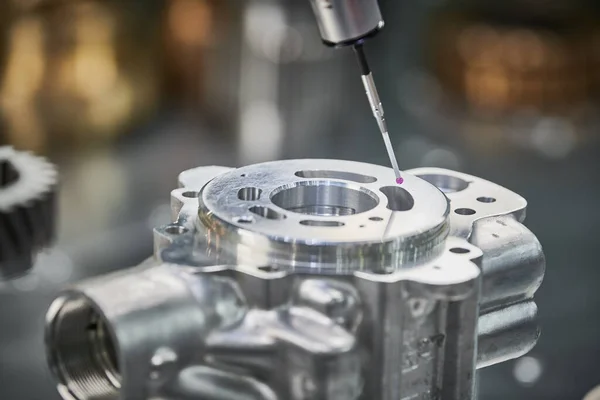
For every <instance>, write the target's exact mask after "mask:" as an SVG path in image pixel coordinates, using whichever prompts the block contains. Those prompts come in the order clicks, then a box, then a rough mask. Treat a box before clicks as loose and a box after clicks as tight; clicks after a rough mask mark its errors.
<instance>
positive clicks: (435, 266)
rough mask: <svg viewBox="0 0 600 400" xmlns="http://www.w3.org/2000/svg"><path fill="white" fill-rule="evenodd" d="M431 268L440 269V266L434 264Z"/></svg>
mask: <svg viewBox="0 0 600 400" xmlns="http://www.w3.org/2000/svg"><path fill="white" fill-rule="evenodd" d="M433 269H442V267H440V266H439V265H434V266H433Z"/></svg>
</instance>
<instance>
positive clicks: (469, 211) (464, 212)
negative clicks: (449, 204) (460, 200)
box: [454, 208, 475, 215]
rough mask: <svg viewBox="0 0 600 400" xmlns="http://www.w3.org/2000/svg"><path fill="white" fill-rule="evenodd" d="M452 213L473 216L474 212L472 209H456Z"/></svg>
mask: <svg viewBox="0 0 600 400" xmlns="http://www.w3.org/2000/svg"><path fill="white" fill-rule="evenodd" d="M454 212H455V213H456V214H458V215H473V214H475V210H473V209H472V208H457V209H456V210H454Z"/></svg>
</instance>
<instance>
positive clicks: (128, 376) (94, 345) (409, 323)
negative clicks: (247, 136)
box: [46, 160, 544, 400]
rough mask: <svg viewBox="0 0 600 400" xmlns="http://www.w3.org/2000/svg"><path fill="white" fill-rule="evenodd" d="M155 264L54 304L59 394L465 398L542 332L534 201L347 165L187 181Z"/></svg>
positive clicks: (436, 175)
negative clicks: (529, 214)
mask: <svg viewBox="0 0 600 400" xmlns="http://www.w3.org/2000/svg"><path fill="white" fill-rule="evenodd" d="M180 185H181V186H183V187H180V188H179V189H176V190H174V191H173V192H172V195H171V196H172V211H173V215H174V219H173V223H171V224H169V225H167V226H163V227H160V228H157V229H156V230H155V257H154V258H155V259H154V260H153V261H149V262H148V263H146V264H145V265H143V266H140V267H137V268H134V269H131V270H128V271H124V272H121V273H118V274H113V275H109V276H106V277H103V278H100V279H95V280H92V281H89V282H86V283H82V284H79V285H76V286H74V287H73V288H70V289H69V290H66V291H64V292H63V293H62V294H60V295H59V297H58V299H57V300H56V301H55V302H54V303H53V305H52V306H51V309H50V311H49V313H48V318H47V329H46V344H47V349H48V355H49V363H50V366H51V368H52V370H53V371H54V374H55V376H56V378H57V380H58V382H59V390H60V392H61V394H62V396H63V398H65V399H69V400H72V399H78V400H92V399H93V400H116V399H127V400H129V399H134V400H137V399H140V400H141V399H154V398H160V399H169V400H201V399H202V400H204V399H217V400H237V399H262V400H309V399H310V400H351V399H357V400H375V399H377V400H408V399H428V400H433V399H438V400H439V399H444V400H459V399H460V400H463V399H473V398H474V397H475V395H476V393H475V381H474V380H475V375H476V369H477V368H481V367H484V366H487V365H492V364H495V363H497V362H501V361H505V360H508V359H511V358H515V357H518V356H520V355H522V354H524V353H526V352H527V351H528V350H529V349H530V348H531V347H532V346H533V345H534V344H535V342H536V340H537V337H538V335H539V330H538V327H537V325H536V323H535V319H536V306H535V303H534V302H533V294H534V293H535V291H536V289H537V288H538V287H539V285H540V283H541V279H542V277H543V274H544V257H543V253H542V249H541V247H540V245H539V243H538V241H537V239H536V238H535V236H534V235H533V234H532V233H531V232H530V231H528V230H527V228H525V227H524V226H523V225H522V220H523V217H524V215H525V205H526V203H525V200H524V199H523V198H521V197H520V196H518V195H517V194H515V193H513V192H511V191H509V190H507V189H504V188H502V187H500V186H498V185H495V184H493V183H491V182H487V181H485V180H482V179H479V178H476V177H473V176H469V175H465V174H460V173H456V172H453V171H447V170H440V169H418V170H413V171H409V172H407V173H406V174H405V183H404V184H403V185H402V186H401V187H400V186H398V185H396V184H395V183H394V174H393V172H392V170H391V169H389V168H385V167H380V166H375V165H370V164H364V163H357V162H350V161H338V160H288V161H277V162H271V163H264V164H258V165H251V166H247V167H243V168H239V169H225V168H221V167H205V168H204V167H201V168H196V169H193V170H189V171H186V172H184V173H183V174H182V175H181V176H180Z"/></svg>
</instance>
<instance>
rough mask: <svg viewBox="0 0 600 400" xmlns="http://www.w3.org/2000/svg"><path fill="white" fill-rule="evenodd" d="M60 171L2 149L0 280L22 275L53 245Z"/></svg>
mask: <svg viewBox="0 0 600 400" xmlns="http://www.w3.org/2000/svg"><path fill="white" fill-rule="evenodd" d="M56 186H57V171H56V168H55V167H54V165H52V164H51V163H49V162H48V161H47V160H46V159H44V158H39V157H36V156H34V155H32V154H29V153H23V152H16V151H14V150H13V149H12V148H11V147H6V146H5V147H0V277H2V276H4V277H7V276H14V275H22V274H24V273H25V272H27V271H28V270H29V268H30V267H31V262H32V258H33V257H32V255H33V254H34V253H35V252H36V251H38V250H39V249H41V248H43V247H46V246H48V245H50V243H51V241H52V240H53V238H54V234H55V229H56V223H55V221H56V219H55V215H54V211H55V209H56Z"/></svg>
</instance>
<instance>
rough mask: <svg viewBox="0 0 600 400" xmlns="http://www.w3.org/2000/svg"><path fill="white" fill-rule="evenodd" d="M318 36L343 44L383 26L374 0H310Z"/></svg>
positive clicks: (331, 44) (326, 42)
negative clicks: (317, 27)
mask: <svg viewBox="0 0 600 400" xmlns="http://www.w3.org/2000/svg"><path fill="white" fill-rule="evenodd" d="M310 4H311V6H312V8H313V11H314V13H315V16H316V18H317V24H318V25H319V31H320V32H321V38H322V39H323V42H324V43H325V44H327V45H329V46H346V45H351V44H354V43H356V42H357V41H359V40H361V39H364V38H366V37H369V36H372V35H374V34H376V33H377V32H378V31H379V30H380V29H381V28H383V17H382V16H381V11H380V10H379V4H378V3H377V0H310Z"/></svg>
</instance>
